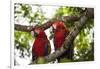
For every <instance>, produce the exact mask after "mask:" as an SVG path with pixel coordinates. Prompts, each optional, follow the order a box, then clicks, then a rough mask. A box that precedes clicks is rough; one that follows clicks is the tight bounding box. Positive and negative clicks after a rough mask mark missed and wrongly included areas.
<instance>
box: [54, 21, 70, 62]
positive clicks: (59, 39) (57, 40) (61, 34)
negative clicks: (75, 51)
mask: <svg viewBox="0 0 100 69" xmlns="http://www.w3.org/2000/svg"><path fill="white" fill-rule="evenodd" d="M53 32H54V47H55V50H58V49H60V48H61V47H62V44H63V43H64V41H65V38H66V37H67V36H68V34H69V30H68V28H67V27H66V26H65V24H64V22H63V21H56V22H54V24H53ZM69 45H71V44H69ZM71 55H72V50H71V47H69V48H68V50H67V51H66V52H64V53H63V54H62V55H61V56H59V57H58V58H57V60H58V62H60V61H61V59H63V58H67V59H70V58H72V56H71Z"/></svg>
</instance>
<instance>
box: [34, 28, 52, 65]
mask: <svg viewBox="0 0 100 69" xmlns="http://www.w3.org/2000/svg"><path fill="white" fill-rule="evenodd" d="M32 34H33V35H34V36H35V41H34V43H33V47H32V61H34V60H36V63H37V64H44V63H46V61H45V58H44V57H45V56H47V55H49V54H50V52H51V46H50V42H49V40H48V38H47V36H46V34H45V32H44V30H43V29H41V28H36V29H33V31H32Z"/></svg>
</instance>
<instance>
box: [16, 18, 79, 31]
mask: <svg viewBox="0 0 100 69" xmlns="http://www.w3.org/2000/svg"><path fill="white" fill-rule="evenodd" d="M63 18H64V19H63V20H64V21H77V20H79V17H76V16H64V17H63ZM53 23H54V20H52V19H51V20H49V21H47V22H46V23H44V24H43V25H41V26H35V27H34V28H37V27H41V28H43V29H44V30H45V29H47V28H49V27H50V26H51V25H52V24H53ZM32 27H33V26H25V25H19V24H15V30H17V31H23V32H30V31H31V30H32Z"/></svg>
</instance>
